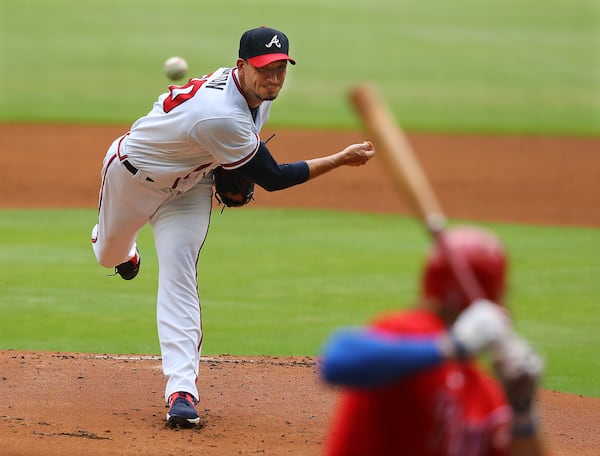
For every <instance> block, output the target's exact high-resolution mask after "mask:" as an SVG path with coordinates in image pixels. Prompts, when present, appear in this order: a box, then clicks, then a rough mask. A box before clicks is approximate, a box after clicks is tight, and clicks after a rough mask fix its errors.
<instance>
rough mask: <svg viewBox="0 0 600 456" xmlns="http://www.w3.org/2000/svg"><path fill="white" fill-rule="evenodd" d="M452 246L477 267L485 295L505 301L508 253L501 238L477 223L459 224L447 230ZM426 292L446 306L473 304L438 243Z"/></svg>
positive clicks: (427, 274) (430, 262)
mask: <svg viewBox="0 0 600 456" xmlns="http://www.w3.org/2000/svg"><path fill="white" fill-rule="evenodd" d="M444 236H445V239H446V242H447V245H448V248H449V249H450V250H451V251H452V252H454V253H455V254H456V255H460V256H461V257H462V258H463V260H464V261H465V262H466V263H467V265H468V266H469V267H470V268H471V270H472V271H473V273H474V275H475V278H476V279H477V281H478V282H479V285H480V286H481V289H482V291H483V293H484V294H485V297H486V298H487V299H489V300H491V301H493V302H495V303H497V304H501V303H502V298H503V295H504V291H505V286H506V263H507V260H506V254H505V251H504V247H503V246H502V243H501V242H500V240H499V239H498V238H497V237H496V236H495V235H494V234H492V233H490V232H489V231H486V230H483V229H481V228H476V227H459V228H454V229H450V230H448V231H447V232H446V233H445V235H444ZM422 293H423V296H424V297H425V298H434V299H435V300H436V301H439V303H440V304H441V305H442V306H443V307H447V308H452V309H463V308H465V307H467V306H468V305H469V301H468V299H467V297H466V295H465V294H464V293H463V292H462V291H461V290H460V287H459V285H458V282H457V281H456V279H455V278H454V275H453V274H452V271H451V270H450V266H449V265H448V262H447V261H446V260H445V258H444V256H443V255H442V254H441V252H440V249H439V248H438V247H437V246H434V247H433V249H432V250H431V252H430V253H429V255H428V257H427V260H426V263H425V267H424V272H423V283H422Z"/></svg>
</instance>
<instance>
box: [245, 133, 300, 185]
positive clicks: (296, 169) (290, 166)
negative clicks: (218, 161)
mask: <svg viewBox="0 0 600 456" xmlns="http://www.w3.org/2000/svg"><path fill="white" fill-rule="evenodd" d="M237 169H238V171H239V172H240V173H241V174H243V175H244V176H246V177H247V178H249V179H252V180H253V181H254V182H255V183H257V184H258V185H260V186H261V187H262V188H264V189H265V190H267V191H269V192H273V191H275V190H283V189H284V188H288V187H292V186H293V185H298V184H302V183H303V182H306V181H307V180H308V177H309V173H308V164H307V163H306V162H305V161H299V162H294V163H286V164H279V163H277V161H276V160H275V158H273V156H272V155H271V152H269V149H267V146H266V145H265V143H264V142H261V143H260V146H259V147H258V151H257V152H256V155H255V156H254V157H252V159H251V160H250V161H249V162H248V163H246V164H245V165H242V166H240V167H239V168H237Z"/></svg>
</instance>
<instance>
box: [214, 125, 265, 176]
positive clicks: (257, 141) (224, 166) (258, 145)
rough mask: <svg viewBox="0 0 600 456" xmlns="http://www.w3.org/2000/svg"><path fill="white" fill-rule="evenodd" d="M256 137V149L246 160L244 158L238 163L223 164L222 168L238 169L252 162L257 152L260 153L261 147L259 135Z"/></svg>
mask: <svg viewBox="0 0 600 456" xmlns="http://www.w3.org/2000/svg"><path fill="white" fill-rule="evenodd" d="M254 136H256V147H255V148H254V150H253V151H252V152H250V153H249V154H248V155H246V156H245V157H244V158H242V159H240V160H238V161H236V162H233V163H226V164H221V166H222V167H223V168H225V169H232V168H236V167H238V166H240V165H243V164H244V163H246V162H249V161H250V160H252V158H254V156H255V155H256V152H258V148H259V147H260V139H259V137H258V135H257V134H256V133H254Z"/></svg>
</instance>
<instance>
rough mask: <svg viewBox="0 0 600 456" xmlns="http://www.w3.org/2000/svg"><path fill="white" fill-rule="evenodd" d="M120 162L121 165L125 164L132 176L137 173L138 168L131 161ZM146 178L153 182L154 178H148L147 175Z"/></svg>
mask: <svg viewBox="0 0 600 456" xmlns="http://www.w3.org/2000/svg"><path fill="white" fill-rule="evenodd" d="M121 163H123V166H125V168H127V170H128V171H129V172H130V173H131V174H133V175H134V176H135V175H136V174H137V173H138V171H139V170H138V169H137V168H136V167H135V166H133V165H132V164H131V163H129V161H128V160H123V161H122V162H121ZM146 180H147V181H148V182H154V180H152V179H150V178H149V177H147V178H146Z"/></svg>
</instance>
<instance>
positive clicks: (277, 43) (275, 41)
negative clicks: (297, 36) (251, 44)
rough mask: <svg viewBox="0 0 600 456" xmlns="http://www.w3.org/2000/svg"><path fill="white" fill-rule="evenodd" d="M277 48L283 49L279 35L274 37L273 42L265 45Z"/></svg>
mask: <svg viewBox="0 0 600 456" xmlns="http://www.w3.org/2000/svg"><path fill="white" fill-rule="evenodd" d="M273 45H275V46H277V47H278V48H280V47H281V43H280V42H279V38H277V35H273V38H271V41H270V42H269V43H267V44H265V47H268V48H270V47H271V46H273Z"/></svg>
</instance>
